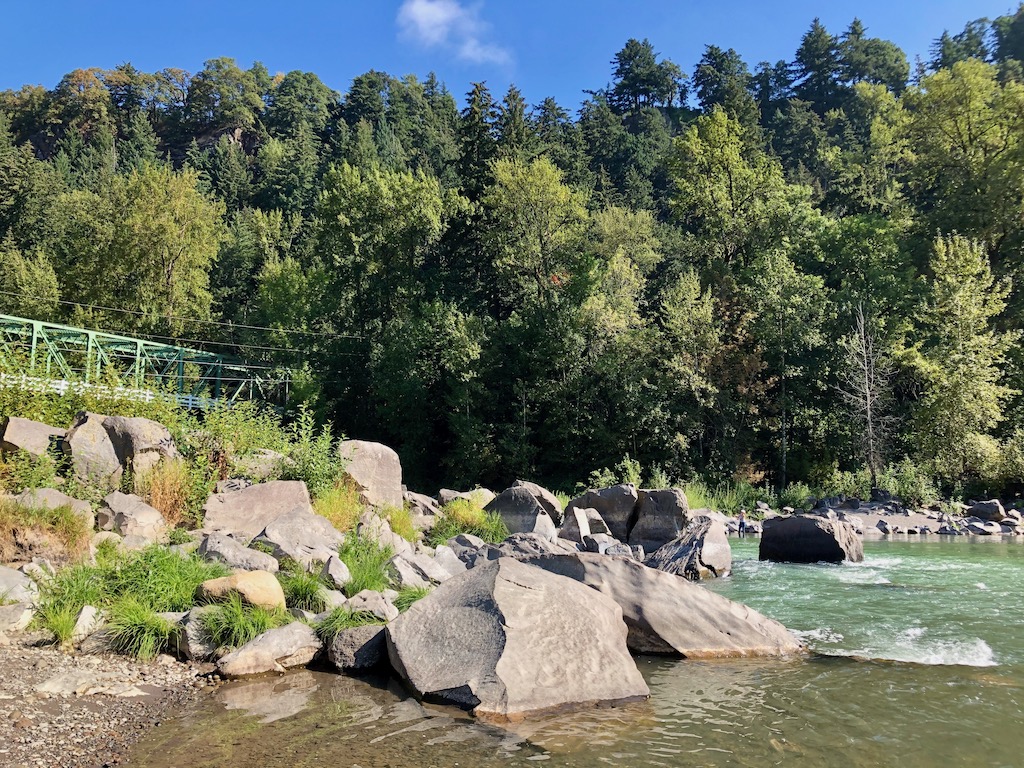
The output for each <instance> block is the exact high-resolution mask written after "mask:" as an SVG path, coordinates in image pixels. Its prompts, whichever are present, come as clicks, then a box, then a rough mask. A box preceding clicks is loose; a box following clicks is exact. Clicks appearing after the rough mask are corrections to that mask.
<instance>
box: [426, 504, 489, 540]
mask: <svg viewBox="0 0 1024 768" xmlns="http://www.w3.org/2000/svg"><path fill="white" fill-rule="evenodd" d="M460 533H471V534H473V535H474V536H479V537H480V538H481V539H483V540H484V541H487V542H490V543H492V544H497V543H498V542H501V541H504V540H505V539H507V538H508V528H507V527H506V525H505V522H504V521H503V520H502V519H501V515H499V514H497V513H496V512H485V511H484V510H483V509H481V508H480V507H479V506H478V505H476V504H474V503H473V502H472V501H470V500H469V499H455V500H454V501H452V502H450V503H449V504H446V505H445V506H444V507H443V508H442V510H441V514H440V515H439V516H438V518H437V521H436V522H435V523H434V527H433V528H431V529H430V532H429V534H428V538H429V541H430V543H431V545H432V546H437V545H438V544H444V543H445V542H446V541H448V539H450V538H451V537H452V536H458V535H459V534H460Z"/></svg>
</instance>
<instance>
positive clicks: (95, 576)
mask: <svg viewBox="0 0 1024 768" xmlns="http://www.w3.org/2000/svg"><path fill="white" fill-rule="evenodd" d="M106 599H107V591H106V584H105V583H104V580H103V579H102V578H101V573H100V569H99V568H96V567H94V566H90V565H85V564H78V565H72V566H70V567H68V568H65V569H63V570H61V571H58V572H57V574H56V575H55V576H54V577H53V578H51V579H47V580H46V581H45V582H43V583H42V584H41V585H40V590H39V605H38V607H37V611H36V617H35V623H36V624H37V625H38V626H41V627H43V628H44V629H46V630H48V631H50V632H51V633H52V634H53V636H54V638H55V639H56V641H57V642H58V643H60V644H62V645H63V644H65V643H67V642H69V641H70V640H71V634H72V632H73V630H74V628H75V621H76V619H77V618H78V613H79V611H81V610H82V608H83V607H85V606H86V605H93V606H97V607H98V606H100V605H103V604H104V603H105V602H106V601H107V600H106Z"/></svg>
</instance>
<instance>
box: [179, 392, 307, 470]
mask: <svg viewBox="0 0 1024 768" xmlns="http://www.w3.org/2000/svg"><path fill="white" fill-rule="evenodd" d="M203 438H205V439H208V440H212V442H213V446H215V447H217V448H219V449H220V450H223V451H226V452H227V453H228V454H229V455H230V456H232V457H236V458H238V457H242V456H248V455H249V454H252V453H255V452H256V451H258V450H260V449H267V450H271V451H277V452H279V453H284V452H285V451H286V450H287V449H288V439H287V435H286V433H285V430H284V428H283V427H282V426H281V419H280V418H279V417H278V416H277V414H275V413H274V412H273V411H271V410H269V409H267V408H262V407H261V406H260V405H259V404H257V403H256V402H253V401H251V400H249V401H243V402H235V403H231V404H227V403H222V404H218V405H217V406H216V407H215V408H212V409H210V410H208V411H206V412H205V414H204V415H203V420H202V426H201V429H200V430H199V431H198V432H197V433H196V434H195V436H194V438H193V441H196V440H202V439H203ZM197 447H200V446H197ZM201 447H202V449H208V448H209V447H210V446H207V445H203V446H201Z"/></svg>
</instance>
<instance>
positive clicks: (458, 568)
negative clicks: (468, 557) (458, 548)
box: [434, 544, 466, 576]
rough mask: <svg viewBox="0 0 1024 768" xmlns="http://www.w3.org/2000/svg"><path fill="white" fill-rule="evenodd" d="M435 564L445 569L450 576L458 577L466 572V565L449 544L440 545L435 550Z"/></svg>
mask: <svg viewBox="0 0 1024 768" xmlns="http://www.w3.org/2000/svg"><path fill="white" fill-rule="evenodd" d="M434 562H435V563H436V564H437V565H438V566H440V567H441V568H444V570H445V571H446V572H447V573H448V575H449V576H458V575H459V574H460V573H462V572H463V571H465V570H466V564H465V563H464V562H462V560H460V559H459V556H458V555H456V554H455V550H454V549H452V548H451V547H449V546H448V545H447V544H439V545H438V546H436V547H435V548H434Z"/></svg>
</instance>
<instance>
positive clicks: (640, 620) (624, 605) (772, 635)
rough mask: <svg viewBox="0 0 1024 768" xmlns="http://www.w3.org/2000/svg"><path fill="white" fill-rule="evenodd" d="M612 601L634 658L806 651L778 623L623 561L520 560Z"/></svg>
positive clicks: (582, 556) (580, 557)
mask: <svg viewBox="0 0 1024 768" xmlns="http://www.w3.org/2000/svg"><path fill="white" fill-rule="evenodd" d="M523 562H524V563H527V564H529V565H531V566H533V567H536V568H542V569H544V570H546V571H550V572H551V573H555V574H558V575H560V576H566V577H568V578H570V579H573V580H575V581H578V582H580V583H581V584H585V585H586V586H588V587H590V588H592V589H595V590H597V591H598V592H601V593H602V594H603V595H606V596H607V597H609V598H610V599H612V600H614V601H615V602H616V603H617V604H618V605H619V607H620V608H621V609H622V618H623V620H624V621H625V622H626V626H627V627H629V639H628V643H629V648H630V650H632V651H633V652H634V653H653V654H667V655H673V656H682V657H684V658H688V659H718V658H733V657H745V656H785V655H789V654H793V653H800V652H802V651H803V650H804V647H803V646H802V645H801V644H800V642H799V641H798V640H797V639H796V638H795V637H794V636H793V635H792V634H791V633H790V632H789V630H787V629H786V628H785V627H784V626H782V625H781V624H780V623H779V622H777V621H774V620H772V619H769V618H767V617H766V616H763V615H762V614H760V613H758V612H757V611H755V610H753V609H752V608H748V607H747V606H745V605H742V604H740V603H736V602H733V601H732V600H729V599H727V598H724V597H722V596H721V595H718V594H716V593H714V592H712V591H710V590H708V589H705V588H704V587H701V586H699V585H697V584H693V583H691V582H689V581H687V580H686V579H683V578H681V577H679V576H676V575H674V574H671V573H665V572H664V571H657V570H655V569H653V568H648V567H647V566H645V565H643V564H642V563H638V562H636V561H635V560H631V559H629V558H625V557H609V556H608V555H596V554H591V553H582V552H581V553H579V554H576V555H542V556H540V557H535V558H530V559H529V560H524V561H523Z"/></svg>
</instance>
